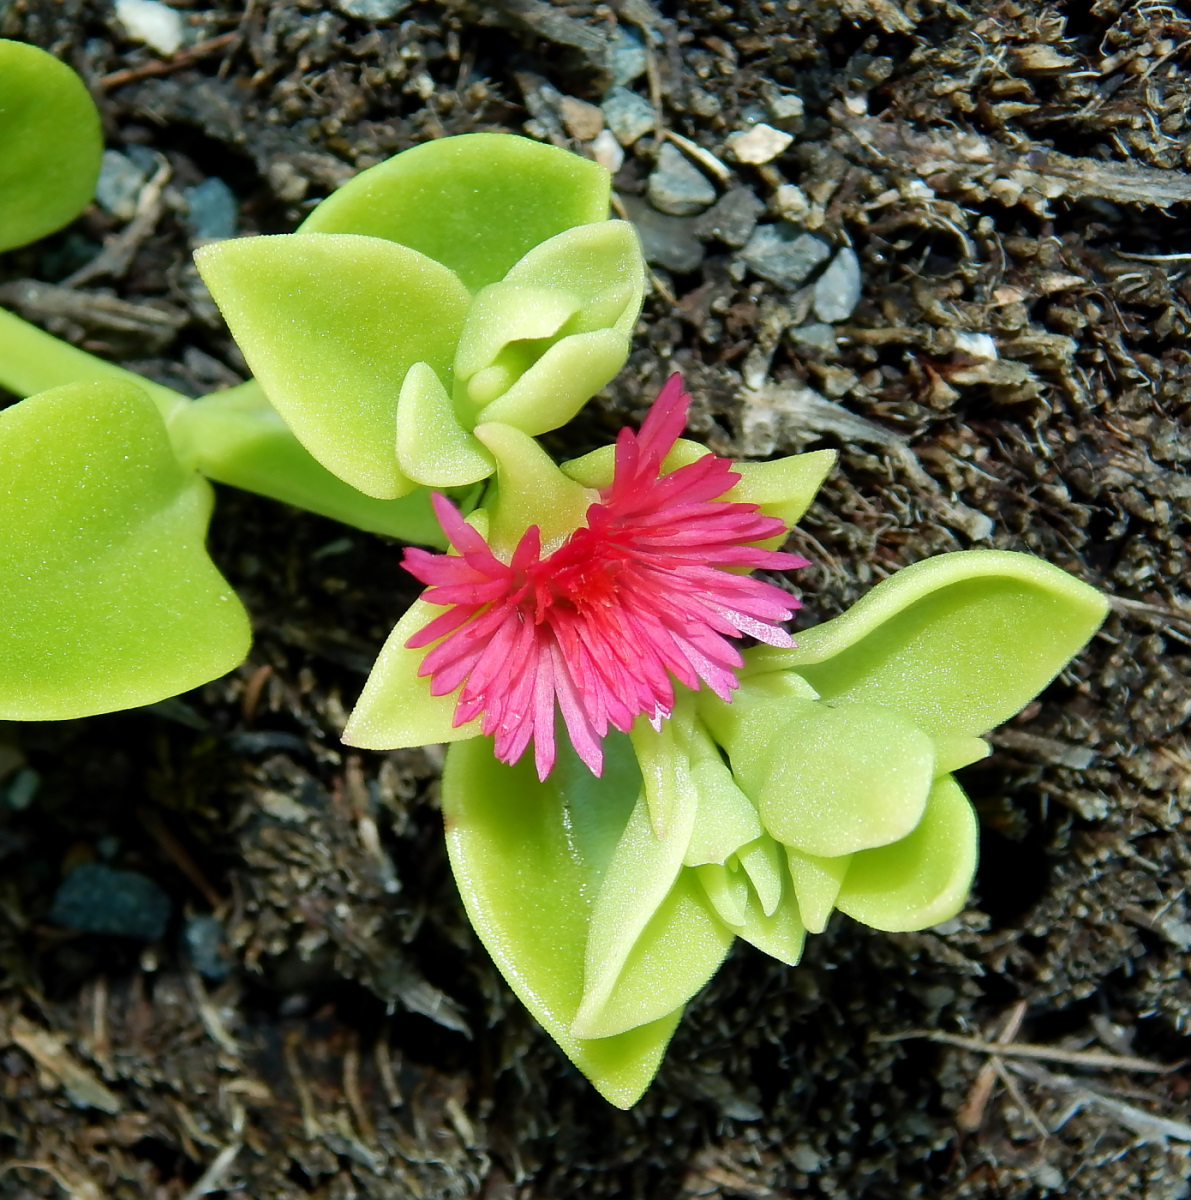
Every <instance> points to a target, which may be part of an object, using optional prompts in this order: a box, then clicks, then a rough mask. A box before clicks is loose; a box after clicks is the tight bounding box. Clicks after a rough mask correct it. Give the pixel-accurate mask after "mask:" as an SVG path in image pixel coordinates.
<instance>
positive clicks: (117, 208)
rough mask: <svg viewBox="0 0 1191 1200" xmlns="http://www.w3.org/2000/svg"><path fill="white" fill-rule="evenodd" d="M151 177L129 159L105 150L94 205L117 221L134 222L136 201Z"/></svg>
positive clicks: (117, 152)
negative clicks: (146, 181)
mask: <svg viewBox="0 0 1191 1200" xmlns="http://www.w3.org/2000/svg"><path fill="white" fill-rule="evenodd" d="M148 177H149V171H148V169H143V168H142V167H140V166H138V165H137V164H136V163H135V162H133V161H132V159H131V158H130V157H128V156H127V155H124V154H121V153H120V151H119V150H105V151H104V152H103V162H102V163H101V165H100V168H99V181H98V182H97V183H96V185H95V201H96V203H97V204H98V205H99V207H100V208H102V209H104V210H105V211H107V212H110V213H111V214H112V216H113V217H115V218H116V219H117V220H120V221H131V220H132V216H133V214H134V213H135V212H136V201H137V197H138V196H139V195H140V194H141V188H143V187H144V186H145V180H146V179H148Z"/></svg>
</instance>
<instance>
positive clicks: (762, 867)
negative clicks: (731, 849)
mask: <svg viewBox="0 0 1191 1200" xmlns="http://www.w3.org/2000/svg"><path fill="white" fill-rule="evenodd" d="M736 857H737V858H738V859H739V860H740V865H741V866H742V867H743V868H744V870H745V873H746V874H747V875H748V877H749V882H750V883H751V884H752V885H753V891H755V892H756V893H757V900H758V901H759V902H760V904H761V911H762V912H763V913H764V914H765V915H766V916H767V917H771V916H773V913H774V910H775V909H776V908H777V906H778V902H779V901H780V900H781V898H782V892H783V891H784V890H785V887H784V882H783V881H784V880H785V878H786V859H785V855H784V854H783V853H782V849H781V847H780V846H779V845H778V844H777V842H775V841H774V840H773V838H771V837H769V836H767V835H762V836H761V837H759V838H757V840H756V841H755V842H750V843H749V845H747V846H742V847H741V848H740V850H739V851H737V854H736Z"/></svg>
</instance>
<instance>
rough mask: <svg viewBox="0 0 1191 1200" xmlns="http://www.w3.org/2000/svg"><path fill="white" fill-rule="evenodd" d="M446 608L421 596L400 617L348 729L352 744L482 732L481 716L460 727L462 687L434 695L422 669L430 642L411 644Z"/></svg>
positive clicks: (407, 742) (379, 746) (397, 745)
mask: <svg viewBox="0 0 1191 1200" xmlns="http://www.w3.org/2000/svg"><path fill="white" fill-rule="evenodd" d="M445 611H446V610H445V609H444V608H443V607H442V606H441V605H438V604H427V603H426V601H425V600H415V601H414V602H413V604H411V605H410V607H409V608H408V609H407V610H406V612H405V614H404V615H403V616H402V618H401V620H400V621H398V622H397V624H396V626H395V627H394V629H393V632H392V633H391V634H389V637H388V640H387V641H386V642H385V644H384V647H383V648H382V650H381V652H380V656H379V657H378V658H377V660H376V664H375V665H374V666H373V668H372V673H371V674H370V675H369V676H368V682H367V683H365V684H364V691H363V694H362V695H361V696H360V699H359V700H358V701H357V703H356V707H355V708H354V709H352V714H351V716H350V717H349V718H348V722H347V726H346V727H345V728H344V730H343V741H344V742H345V743H346V744H347V745H349V746H360V747H362V748H363V749H365V750H398V749H401V748H402V747H405V746H427V745H433V744H434V743H437V742H457V741H460V740H462V739H463V738H473V737H478V736H479V732H480V720H479V718H478V717H477V718H476V719H475V720H474V721H469V722H468V723H467V724H466V725H460V726H459V727H458V728H456V727H455V725H454V724H453V720H454V716H455V703H456V701H457V700H458V698H459V697H458V695H457V693H455V692H452V693H450V694H449V695H446V696H432V695H431V694H430V680H429V679H428V678H423V677H421V676H419V675H418V668H419V667H420V666H421V665H422V660H423V659H424V658H425V657H426V647H424V646H423V647H419V648H418V649H415V650H410V649H409V648H408V647H407V646H406V644H405V643H406V642H407V641H409V639H410V638H411V637H413V635H414V634H415V633H417V632H418V630H419V629H422V628H424V627H425V626H427V625H429V624H430V622H431V621H433V620H434V618H435V617H440V616H442V614H443V613H444V612H445Z"/></svg>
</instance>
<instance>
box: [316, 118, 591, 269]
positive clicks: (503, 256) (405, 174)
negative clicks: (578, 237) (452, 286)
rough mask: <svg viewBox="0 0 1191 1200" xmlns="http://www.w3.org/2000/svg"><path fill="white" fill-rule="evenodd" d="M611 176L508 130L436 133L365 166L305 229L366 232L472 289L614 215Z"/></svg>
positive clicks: (325, 201)
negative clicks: (566, 233) (553, 241)
mask: <svg viewBox="0 0 1191 1200" xmlns="http://www.w3.org/2000/svg"><path fill="white" fill-rule="evenodd" d="M610 183H611V180H610V176H609V175H608V172H607V171H606V170H605V169H604V168H603V167H601V166H599V165H598V164H596V163H593V162H591V161H590V160H589V159H585V158H580V157H579V155H577V154H570V153H568V152H567V151H565V150H558V149H556V148H555V147H553V146H543V145H542V144H541V143H540V142H533V141H530V140H529V139H528V138H523V137H516V136H514V135H512V134H507V133H468V134H463V135H461V136H459V137H446V138H436V139H435V140H434V141H430V142H425V143H423V144H422V145H420V146H414V147H413V148H412V149H409V150H406V151H403V152H402V153H401V154H398V155H396V156H395V157H393V158H391V159H389V160H388V162H383V163H381V164H380V165H379V166H375V167H370V168H369V169H368V170H367V171H362V172H361V173H360V174H359V175H357V176H356V177H355V178H354V179H351V180H349V181H348V182H347V183H345V184H344V185H343V186H342V187H341V188H339V189H338V190H337V191H336V192H335V193H334V194H333V195H331V196H329V197H328V198H327V199H326V200H324V201H323V202H322V203H321V204H320V205H319V206H318V207H317V208H316V209H315V210H314V212H312V213H311V214H310V216H309V217H307V218H306V220H305V222H304V223H303V224H302V226H301V232H303V233H362V234H367V235H368V236H370V237H378V238H386V239H387V240H389V241H393V242H400V243H401V244H402V245H403V246H409V247H410V248H411V249H413V250H417V251H419V252H420V253H422V254H425V255H427V256H428V257H429V258H433V259H434V260H435V261H436V262H440V263H442V264H443V265H444V266H446V267H449V268H450V269H451V270H452V271H454V272H455V274H456V275H458V276H459V278H460V279H462V280H463V282H464V283H465V284H466V285H467V287H469V288H470V289H471V290H472V291H478V290H479V289H480V288H482V287H484V286H485V285H487V284H489V283H495V282H496V281H497V280H498V279H503V278H504V276H505V275H506V274H507V273H508V271H509V269H510V268H511V267H512V266H513V264H514V263H516V262H517V261H518V259H520V258H522V257H523V256H524V255H525V254H526V253H528V252H529V251H530V250H531V249H532V248H533V247H534V246H536V245H538V243H539V242H544V241H546V239H547V238H552V237H554V236H555V234H558V233H562V231H563V230H564V229H570V228H571V227H572V226H574V225H586V224H588V223H590V222H594V221H603V220H604V219H605V218H606V217H607V216H608V198H609V192H610Z"/></svg>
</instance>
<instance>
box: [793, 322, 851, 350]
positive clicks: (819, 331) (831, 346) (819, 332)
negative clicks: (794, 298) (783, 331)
mask: <svg viewBox="0 0 1191 1200" xmlns="http://www.w3.org/2000/svg"><path fill="white" fill-rule="evenodd" d="M787 336H788V337H789V339H790V341H792V342H793V343H794V344H795V345H798V346H810V347H812V348H814V349H815V350H826V351H827V352H828V353H834V352H835V351H836V350H838V349H839V340H838V339H837V338H836V336H835V328H834V327H833V326H831V325H826V324H824V323H823V322H822V321H816V322H814V323H813V324H811V325H798V326H796V327H795V328H793V329H790V330H788V331H787Z"/></svg>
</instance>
